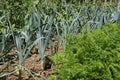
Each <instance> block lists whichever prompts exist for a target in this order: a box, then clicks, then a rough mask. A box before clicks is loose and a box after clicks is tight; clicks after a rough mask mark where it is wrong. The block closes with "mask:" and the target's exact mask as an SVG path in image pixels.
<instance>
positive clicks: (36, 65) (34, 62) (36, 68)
mask: <svg viewBox="0 0 120 80" xmlns="http://www.w3.org/2000/svg"><path fill="white" fill-rule="evenodd" d="M54 45H56V41H54ZM56 47H57V51H59V50H62V46H61V45H57V46H56ZM55 52H56V51H55ZM45 55H46V61H47V62H46V64H45V66H46V69H45V70H42V69H41V65H40V63H41V60H40V55H39V53H38V46H37V45H36V46H35V47H34V48H33V51H32V54H31V55H30V56H29V57H28V58H27V59H26V60H25V62H24V66H25V68H22V73H21V76H22V77H21V80H39V79H40V78H43V80H46V79H47V78H48V77H49V76H50V75H51V74H55V73H54V71H53V70H52V65H54V62H53V61H52V60H50V59H49V56H50V55H51V49H50V48H46V51H45ZM1 56H2V55H1V53H0V57H1ZM6 57H7V58H8V60H10V61H8V62H6V63H4V64H0V76H1V74H2V73H3V74H4V73H7V72H12V71H14V70H17V69H19V60H18V55H17V51H16V47H13V48H12V52H10V53H8V54H7V55H6ZM31 74H32V75H31ZM0 80H19V72H15V73H13V74H10V75H7V76H3V77H0Z"/></svg>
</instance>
